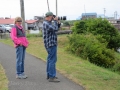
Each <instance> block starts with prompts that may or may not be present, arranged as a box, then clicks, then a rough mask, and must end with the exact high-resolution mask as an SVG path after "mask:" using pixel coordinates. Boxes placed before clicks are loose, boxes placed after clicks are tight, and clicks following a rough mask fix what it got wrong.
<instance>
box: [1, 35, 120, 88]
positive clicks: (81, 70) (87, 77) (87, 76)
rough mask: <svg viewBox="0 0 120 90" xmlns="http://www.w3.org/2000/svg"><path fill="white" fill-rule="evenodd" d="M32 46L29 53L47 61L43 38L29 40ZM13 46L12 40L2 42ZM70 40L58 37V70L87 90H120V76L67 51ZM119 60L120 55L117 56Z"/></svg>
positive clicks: (64, 36) (28, 49)
mask: <svg viewBox="0 0 120 90" xmlns="http://www.w3.org/2000/svg"><path fill="white" fill-rule="evenodd" d="M28 40H29V42H30V45H29V47H28V48H27V52H28V53H30V54H32V55H34V56H36V57H38V58H41V59H42V60H44V61H46V57H47V53H46V50H45V48H44V44H43V39H42V37H31V38H28ZM0 42H3V43H5V44H9V45H12V46H13V44H12V41H11V40H10V39H6V40H0ZM67 42H68V39H67V37H66V35H60V36H58V62H57V69H58V70H59V72H60V73H62V74H64V75H65V76H66V77H68V78H69V79H71V80H73V81H75V82H76V83H78V84H80V85H82V86H83V87H85V88H86V90H120V75H119V74H117V73H115V72H112V71H110V70H108V69H105V68H102V67H98V66H96V65H94V64H91V63H90V62H88V61H87V60H83V59H81V58H79V57H77V56H75V55H73V54H70V53H68V52H66V51H65V47H66V43H67ZM116 56H117V57H118V58H119V57H120V55H119V54H117V55H116Z"/></svg>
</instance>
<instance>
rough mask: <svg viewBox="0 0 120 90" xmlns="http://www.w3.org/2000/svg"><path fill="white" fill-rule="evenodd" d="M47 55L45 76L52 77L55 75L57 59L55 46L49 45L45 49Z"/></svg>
mask: <svg viewBox="0 0 120 90" xmlns="http://www.w3.org/2000/svg"><path fill="white" fill-rule="evenodd" d="M46 50H47V53H48V57H47V77H48V78H49V77H50V78H52V77H55V76H56V61H57V46H51V47H49V48H47V49H46Z"/></svg>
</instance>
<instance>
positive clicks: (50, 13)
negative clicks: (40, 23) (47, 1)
mask: <svg viewBox="0 0 120 90" xmlns="http://www.w3.org/2000/svg"><path fill="white" fill-rule="evenodd" d="M52 15H53V13H52V12H47V13H46V14H45V16H46V17H48V16H52Z"/></svg>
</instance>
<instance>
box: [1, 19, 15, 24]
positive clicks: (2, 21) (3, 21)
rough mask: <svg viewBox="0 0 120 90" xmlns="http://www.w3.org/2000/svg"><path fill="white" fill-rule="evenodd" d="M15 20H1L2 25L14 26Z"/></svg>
mask: <svg viewBox="0 0 120 90" xmlns="http://www.w3.org/2000/svg"><path fill="white" fill-rule="evenodd" d="M13 23H14V19H0V24H13Z"/></svg>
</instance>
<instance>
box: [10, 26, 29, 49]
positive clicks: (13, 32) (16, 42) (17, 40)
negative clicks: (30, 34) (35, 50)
mask: <svg viewBox="0 0 120 90" xmlns="http://www.w3.org/2000/svg"><path fill="white" fill-rule="evenodd" d="M17 27H18V28H20V29H22V26H17ZM16 31H17V30H16V28H15V27H13V28H12V29H11V34H10V36H11V39H12V40H13V42H14V47H17V46H18V45H20V44H22V45H23V46H25V47H28V44H29V42H28V40H27V38H26V37H17V32H16ZM22 31H23V30H22ZM23 32H24V31H23Z"/></svg>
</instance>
